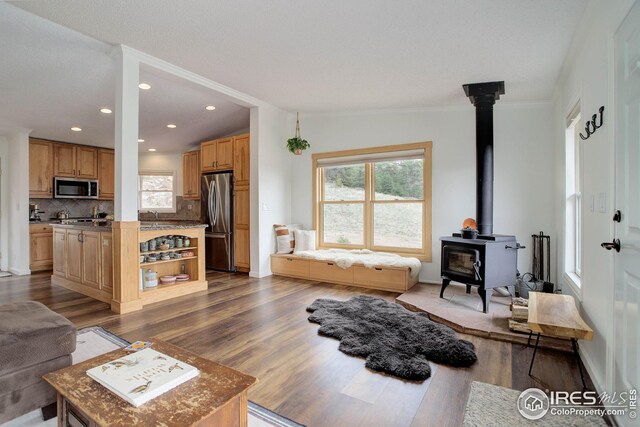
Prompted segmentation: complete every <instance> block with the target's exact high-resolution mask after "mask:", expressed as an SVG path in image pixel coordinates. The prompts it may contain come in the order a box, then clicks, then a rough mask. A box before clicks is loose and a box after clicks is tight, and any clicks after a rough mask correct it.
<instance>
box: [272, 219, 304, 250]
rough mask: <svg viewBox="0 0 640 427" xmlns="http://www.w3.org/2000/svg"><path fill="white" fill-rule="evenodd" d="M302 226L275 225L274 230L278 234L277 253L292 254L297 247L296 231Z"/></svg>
mask: <svg viewBox="0 0 640 427" xmlns="http://www.w3.org/2000/svg"><path fill="white" fill-rule="evenodd" d="M301 228H302V224H287V225H282V224H275V225H274V226H273V230H274V231H275V233H276V253H279V254H290V253H291V252H293V248H295V246H296V241H295V236H294V234H293V231H294V230H300V229H301Z"/></svg>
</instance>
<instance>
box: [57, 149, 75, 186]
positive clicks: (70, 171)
mask: <svg viewBox="0 0 640 427" xmlns="http://www.w3.org/2000/svg"><path fill="white" fill-rule="evenodd" d="M53 176H63V177H69V178H75V177H76V146H75V145H72V144H54V145H53Z"/></svg>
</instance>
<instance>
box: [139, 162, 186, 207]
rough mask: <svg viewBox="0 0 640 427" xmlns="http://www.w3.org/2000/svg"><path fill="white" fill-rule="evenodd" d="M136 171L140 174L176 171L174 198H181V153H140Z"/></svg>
mask: <svg viewBox="0 0 640 427" xmlns="http://www.w3.org/2000/svg"><path fill="white" fill-rule="evenodd" d="M138 170H139V171H141V172H142V171H144V172H164V171H172V170H173V171H176V186H177V187H176V190H177V191H176V196H182V153H148V154H147V153H140V154H139V155H138Z"/></svg>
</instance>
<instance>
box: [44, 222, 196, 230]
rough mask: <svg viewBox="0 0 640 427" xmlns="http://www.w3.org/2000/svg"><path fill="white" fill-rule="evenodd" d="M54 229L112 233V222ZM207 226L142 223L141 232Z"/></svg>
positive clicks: (61, 226) (54, 224) (190, 223)
mask: <svg viewBox="0 0 640 427" xmlns="http://www.w3.org/2000/svg"><path fill="white" fill-rule="evenodd" d="M46 223H47V222H42V224H46ZM49 224H51V225H52V226H54V227H59V228H70V229H74V230H89V231H111V221H109V222H107V223H103V224H96V225H93V224H91V223H86V222H85V223H82V222H81V223H76V224H58V223H49ZM207 227H208V225H207V224H200V223H198V222H188V221H183V222H182V223H175V224H164V223H163V222H162V221H158V222H157V223H156V222H147V221H145V222H141V223H140V230H142V231H154V230H176V229H178V230H179V229H185V228H207Z"/></svg>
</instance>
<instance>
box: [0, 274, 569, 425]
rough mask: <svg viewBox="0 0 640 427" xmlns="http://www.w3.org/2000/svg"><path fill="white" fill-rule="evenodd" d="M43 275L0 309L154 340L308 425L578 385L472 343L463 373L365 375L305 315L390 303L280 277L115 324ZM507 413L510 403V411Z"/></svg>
mask: <svg viewBox="0 0 640 427" xmlns="http://www.w3.org/2000/svg"><path fill="white" fill-rule="evenodd" d="M49 274H50V273H41V274H34V275H32V276H24V277H9V278H1V279H0V303H5V302H10V301H23V300H35V301H40V302H42V303H43V304H45V305H47V306H48V307H50V308H51V309H52V310H55V311H56V312H58V313H60V314H62V315H64V316H65V317H67V318H68V319H70V320H71V321H73V322H74V323H75V324H76V325H77V327H78V328H82V327H85V326H92V325H100V326H102V327H104V328H106V329H108V330H109V331H111V332H113V333H114V334H117V335H119V336H121V337H123V338H125V339H127V340H129V341H135V340H145V339H149V338H151V337H154V336H155V337H159V338H162V339H164V340H167V341H169V342H170V343H172V344H175V345H178V346H182V347H184V348H186V349H188V350H190V351H193V352H195V353H197V354H200V355H202V356H204V357H207V358H210V359H212V360H215V361H218V362H220V363H223V364H225V365H228V366H230V367H233V368H235V369H238V370H241V371H243V372H246V373H247V374H249V375H253V376H255V377H257V378H258V379H259V383H258V384H257V385H256V386H255V387H254V388H252V389H251V390H250V391H249V399H250V400H253V401H254V402H256V403H258V404H260V405H263V406H265V407H267V408H269V409H271V410H273V411H276V412H278V413H279V414H281V415H284V416H286V417H289V418H291V419H293V420H296V421H298V422H300V423H303V424H306V425H308V426H349V427H351V426H353V427H355V426H367V427H369V426H412V427H417V426H459V425H461V423H462V417H463V412H464V407H465V403H466V400H467V395H468V392H469V386H470V384H471V382H472V381H474V380H475V381H483V382H487V383H491V384H496V385H501V386H504V387H509V388H514V389H519V390H524V389H526V388H529V387H539V388H543V389H544V388H548V389H550V390H568V391H574V390H579V389H581V383H580V376H579V373H578V369H577V366H576V364H575V361H574V359H573V357H572V355H571V354H570V353H562V352H557V351H552V350H539V351H538V355H537V356H536V364H535V366H534V371H533V372H534V374H535V375H536V377H537V380H536V379H533V378H530V377H529V376H528V375H527V371H528V369H529V361H530V359H531V355H532V348H527V347H525V346H522V345H517V344H511V343H506V342H501V341H492V340H488V339H484V338H480V337H475V336H463V337H464V338H465V339H467V340H469V341H472V342H473V343H474V345H475V346H476V350H477V354H478V362H477V363H476V364H475V365H474V366H472V367H471V368H468V369H453V368H449V367H446V366H443V365H436V364H434V363H431V366H432V369H433V374H432V376H431V378H430V379H429V380H427V381H424V382H423V383H413V382H407V381H402V380H399V379H396V378H393V377H390V376H386V375H381V374H378V373H372V372H370V371H368V370H367V369H366V368H364V360H363V359H359V358H354V357H349V356H346V355H345V354H343V353H341V352H340V351H338V349H337V347H338V341H336V340H334V339H330V338H325V337H321V336H319V335H318V334H317V329H318V325H316V324H314V323H310V322H308V321H307V316H308V313H307V312H306V311H305V308H306V307H307V306H308V305H310V304H311V303H312V302H313V301H314V300H315V299H316V298H336V299H347V298H349V297H350V296H353V295H357V294H363V293H365V294H369V295H375V296H378V297H382V298H385V299H387V300H389V301H393V300H394V298H395V297H396V296H397V294H394V293H390V292H383V291H373V290H370V291H368V290H364V289H358V288H350V287H347V286H341V285H329V284H323V283H318V282H311V281H306V280H297V279H290V278H282V277H266V278H263V279H254V278H250V277H248V276H247V275H244V274H225V273H209V274H208V275H207V278H208V280H209V289H208V291H207V292H201V293H198V294H193V295H190V296H186V297H182V298H178V299H175V300H172V301H166V302H161V303H157V304H154V305H151V306H149V307H147V308H145V309H144V310H142V311H139V312H135V313H131V314H126V315H116V314H114V313H112V312H111V311H110V310H109V308H108V305H107V304H105V303H102V302H99V301H96V300H94V299H91V298H88V297H85V296H83V295H80V294H78V293H75V292H73V291H69V290H66V289H64V288H61V287H58V286H55V285H51V282H50V280H49ZM514 404H515V403H514Z"/></svg>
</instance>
